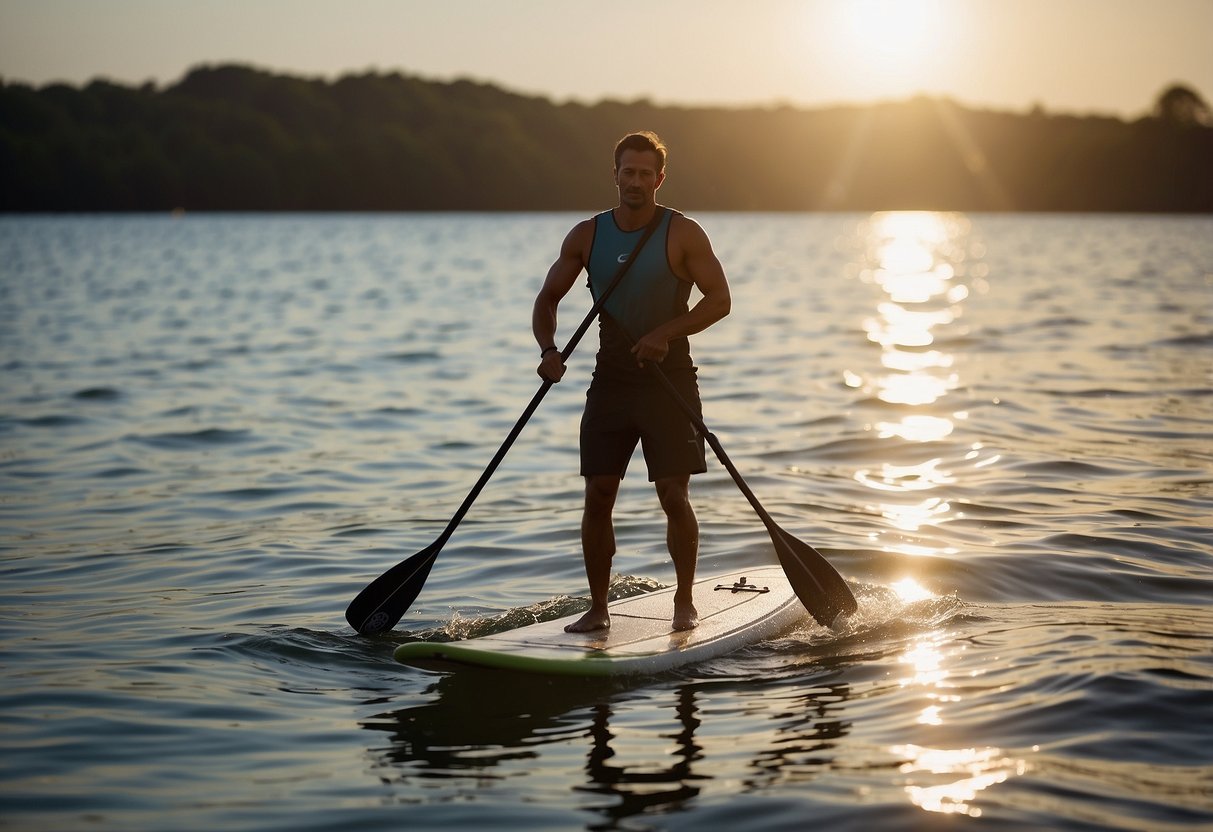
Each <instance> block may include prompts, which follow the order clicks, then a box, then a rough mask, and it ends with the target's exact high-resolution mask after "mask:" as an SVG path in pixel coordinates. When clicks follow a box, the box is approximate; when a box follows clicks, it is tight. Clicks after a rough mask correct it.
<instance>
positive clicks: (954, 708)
mask: <svg viewBox="0 0 1213 832" xmlns="http://www.w3.org/2000/svg"><path fill="white" fill-rule="evenodd" d="M577 219H578V217H576V216H573V215H568V214H535V215H368V216H360V215H333V216H226V215H220V216H185V217H181V218H176V219H174V218H170V217H149V216H121V217H62V218H58V217H54V218H52V217H6V218H2V219H0V368H2V372H3V375H2V378H3V385H2V390H0V558H2V560H0V569H2V572H0V574H2V584H0V595H2V599H3V602H2V607H0V609H2V614H0V666H2V667H3V674H4V675H3V679H4V684H3V687H2V688H0V721H2V725H0V737H2V743H3V751H4V753H3V757H2V758H0V826H4V827H5V828H12V829H56V830H73V829H114V830H164V829H174V830H195V829H196V830H215V829H257V830H321V829H332V830H339V829H340V830H345V829H359V830H375V829H401V828H413V829H434V828H451V829H489V828H492V829H518V830H538V829H627V830H641V829H696V830H702V829H727V828H744V829H747V830H793V829H795V830H800V829H806V828H817V827H824V828H828V829H831V830H836V831H840V830H870V829H926V828H938V827H940V826H941V825H943V826H944V827H945V828H982V829H1010V828H1014V829H1023V828H1051V829H1071V830H1094V829H1101V830H1103V829H1116V830H1151V832H1155V831H1156V830H1176V829H1197V828H1205V829H1207V828H1210V827H1211V826H1213V720H1211V719H1210V715H1211V714H1213V570H1211V567H1213V532H1211V531H1210V525H1211V523H1210V521H1211V520H1213V439H1211V437H1213V219H1211V218H1209V217H1141V216H1017V215H970V216H962V215H956V214H930V213H924V214H914V213H906V214H900V213H897V214H878V215H874V216H868V215H743V214H737V215H724V214H708V215H703V216H701V217H699V220H700V222H701V223H702V224H703V226H704V227H705V228H706V230H707V231H708V233H709V235H710V236H711V237H712V239H713V241H714V243H715V246H716V248H717V251H718V254H719V255H720V257H721V259H722V260H723V262H724V263H725V266H726V269H727V271H728V274H729V276H730V280H731V282H732V285H733V294H734V307H733V313H732V315H731V316H730V317H729V318H727V319H725V320H724V321H723V322H721V323H720V324H718V325H717V326H716V327H714V328H713V329H711V330H709V331H707V332H705V333H702V334H701V335H699V336H696V337H695V339H693V352H694V355H695V357H696V360H697V363H698V365H699V366H700V370H701V386H702V388H703V391H704V406H705V419H706V421H707V423H708V425H709V426H710V427H711V428H712V429H713V430H714V432H715V433H716V434H717V436H718V437H719V438H720V441H721V443H722V445H723V446H724V447H725V448H726V449H727V451H728V453H729V455H730V457H731V458H732V459H733V461H734V462H735V463H736V465H737V467H738V468H739V469H740V471H741V472H742V474H743V476H744V477H745V478H746V481H747V482H748V483H749V485H750V487H751V488H752V489H753V490H754V491H755V493H756V494H757V495H758V497H759V499H760V500H761V501H762V503H763V505H764V506H765V507H766V509H767V510H768V511H769V512H770V513H771V514H772V515H773V516H774V518H775V519H776V521H777V522H778V523H779V524H780V525H781V526H782V527H783V528H785V529H786V530H787V531H789V532H790V533H792V534H794V535H795V536H797V537H799V538H800V539H802V540H804V541H806V542H809V543H812V544H813V545H815V546H816V547H817V548H819V549H820V550H821V551H822V552H823V553H824V554H825V555H826V556H827V557H828V558H829V560H830V561H831V562H832V563H833V564H834V565H835V566H836V567H837V569H838V570H839V571H840V572H841V573H842V574H843V575H844V576H846V578H847V579H848V580H849V581H850V582H851V584H852V587H853V588H854V590H855V593H856V595H857V597H858V598H859V600H860V610H859V612H858V613H857V614H856V615H855V616H854V617H853V618H852V619H851V620H850V621H849V623H848V624H847V625H846V626H845V627H842V628H840V630H839V631H837V632H835V631H830V630H826V629H823V628H821V627H818V626H816V625H814V624H813V623H812V621H811V619H808V618H806V619H805V620H804V622H803V623H802V624H801V625H800V626H799V627H798V628H796V629H795V630H794V631H792V632H789V633H787V634H785V635H783V636H781V637H780V638H777V639H775V640H773V641H770V642H767V643H763V644H760V645H757V646H755V647H753V648H750V649H746V650H743V651H741V652H739V653H737V654H734V655H730V656H728V657H725V658H721V659H719V660H715V661H711V662H708V663H705V664H701V665H696V666H692V667H687V668H685V669H684V670H681V671H679V672H676V673H669V674H665V675H660V676H653V677H641V678H633V679H627V680H623V681H620V682H604V681H586V682H578V681H569V680H551V679H546V678H540V677H524V676H512V675H509V674H484V673H478V672H471V671H469V672H459V673H454V674H435V673H428V672H424V671H421V670H416V669H412V668H408V667H405V666H402V665H398V664H396V663H394V662H393V660H392V656H391V654H392V649H393V648H394V646H395V645H396V644H398V643H400V642H402V641H404V640H408V639H418V638H430V639H452V638H461V637H466V636H469V635H480V634H485V633H489V632H496V631H501V630H505V629H509V628H511V627H515V626H519V625H521V624H523V623H526V622H529V621H534V620H536V619H546V618H551V617H556V616H559V615H565V614H569V613H571V612H574V611H576V610H578V609H581V608H582V607H583V606H584V604H585V593H586V590H585V587H584V577H583V574H582V568H581V562H580V554H579V544H578V523H579V520H580V493H581V482H580V480H579V478H578V476H577V452H576V433H577V422H578V418H579V415H580V410H581V405H582V402H583V399H584V387H585V384H586V383H587V381H588V375H589V371H590V368H591V366H592V352H593V349H592V343H593V341H594V338H593V337H592V333H591V337H589V338H587V341H586V342H585V343H583V347H582V349H581V350H580V351H579V353H578V354H576V355H575V356H574V357H573V358H572V359H571V361H570V370H569V374H568V376H566V380H565V381H564V382H562V383H561V384H560V385H557V386H556V387H554V388H553V389H552V391H551V393H549V395H548V397H547V399H546V400H545V401H544V403H543V405H542V406H541V407H540V409H539V410H538V411H537V412H536V414H535V415H534V417H533V418H532V419H531V421H530V423H529V424H528V425H527V427H526V429H525V431H524V432H523V434H522V436H521V437H520V439H519V440H518V442H517V443H516V444H515V446H514V448H513V449H512V450H511V452H510V454H509V456H507V457H506V459H505V461H504V463H503V464H502V466H501V468H500V469H499V470H498V471H497V473H496V475H495V476H494V478H493V480H492V481H491V482H490V483H489V485H488V487H487V488H486V489H485V491H484V493H483V494H482V495H481V496H480V498H479V500H478V501H477V503H476V504H475V505H474V506H473V508H472V510H471V511H470V513H469V514H468V516H467V517H466V518H465V520H464V521H463V523H462V524H461V525H460V526H459V528H458V530H457V531H456V533H455V535H454V537H453V538H452V539H451V541H450V542H449V543H448V544H447V545H446V547H445V548H444V550H443V552H442V554H441V556H440V557H439V559H438V561H437V564H436V565H435V567H434V570H433V572H432V573H431V575H430V578H429V580H428V582H427V583H426V585H425V589H424V591H423V592H422V593H421V595H420V597H419V598H418V600H417V602H416V604H415V605H414V606H413V608H412V609H411V610H410V611H409V613H408V614H407V615H406V616H405V618H404V619H403V620H402V621H401V622H400V624H399V625H398V627H397V629H396V630H395V631H394V632H392V633H391V634H390V635H388V636H385V637H381V638H374V639H366V638H362V637H359V636H357V635H356V634H354V633H353V632H352V631H351V630H350V629H349V628H348V626H347V625H346V623H345V621H344V618H343V612H344V609H345V606H346V604H347V603H348V602H349V601H350V599H351V598H353V596H354V595H355V594H357V592H358V591H359V590H360V589H361V588H362V587H363V586H364V585H365V584H366V583H367V582H368V581H370V580H371V579H372V578H373V577H375V576H376V575H378V574H379V573H380V572H382V571H383V570H385V569H386V568H388V567H389V566H391V565H393V564H395V563H396V562H398V561H400V560H402V559H404V558H405V557H407V556H409V555H411V554H413V553H415V552H417V551H419V550H421V549H423V548H424V547H426V546H427V545H429V544H430V543H431V542H433V540H434V539H435V538H436V537H437V535H438V533H439V532H440V531H441V530H442V528H443V527H444V526H445V525H446V523H447V521H448V520H449V519H450V517H451V516H452V514H453V513H454V511H455V509H456V508H457V507H458V505H459V503H460V502H461V501H462V500H463V498H464V496H465V495H466V494H467V492H468V491H469V489H470V488H471V486H472V485H473V483H474V482H475V480H476V478H477V477H478V476H479V474H480V472H481V471H482V470H484V467H485V466H486V465H487V463H488V461H489V459H490V458H491V457H492V455H493V452H494V451H495V450H496V449H497V447H498V445H499V444H500V442H501V440H502V438H503V437H504V436H505V434H506V432H507V431H508V430H509V428H510V426H511V425H512V424H513V423H514V421H515V419H517V417H518V415H519V414H520V413H521V411H522V408H523V407H524V406H525V404H526V403H527V402H528V401H529V400H530V397H531V396H532V395H533V393H534V391H535V390H536V389H537V387H538V379H537V377H536V376H535V374H534V368H535V365H536V363H537V350H536V349H535V345H534V343H533V342H532V340H531V338H530V334H529V321H530V304H531V301H532V299H533V297H534V293H535V291H536V289H537V288H538V285H539V282H540V280H541V278H542V276H543V274H544V272H545V270H546V268H547V264H548V263H549V262H550V260H551V258H552V257H553V256H554V254H555V252H556V250H557V248H558V246H559V243H560V240H561V238H562V237H563V235H564V233H565V232H566V231H567V230H568V228H569V227H571V225H572V223H573V222H575V221H576V220H577ZM588 306H589V303H588V298H587V297H586V293H585V292H584V291H583V290H581V289H578V290H577V293H575V294H574V295H571V296H570V298H569V299H568V301H566V303H565V305H564V307H563V310H562V311H563V315H562V331H563V332H564V333H565V334H567V333H568V332H570V331H571V329H572V327H573V326H574V325H575V324H576V323H577V322H578V321H579V320H580V318H581V317H582V316H583V315H584V311H585V310H586V309H587V308H588ZM642 470H643V466H640V465H637V464H634V465H633V468H632V471H633V474H632V475H631V476H629V478H628V479H627V480H626V481H625V485H624V488H623V491H622V494H621V497H620V503H619V507H618V510H617V526H618V532H619V546H620V553H619V555H618V557H617V560H616V569H617V571H618V573H619V578H618V586H617V587H616V588H617V591H618V592H620V593H625V592H634V591H640V590H644V589H651V588H654V587H656V586H658V585H668V584H669V583H671V582H672V580H673V569H672V567H671V565H670V563H669V560H668V557H667V555H666V553H665V548H664V527H663V523H662V520H661V517H660V511H659V509H658V507H657V503H656V499H655V497H654V495H653V493H652V491H651V486H649V484H648V483H646V482H644V477H643V475H642V473H640V472H642ZM693 496H694V499H695V504H696V508H697V511H698V514H699V517H700V521H701V524H702V536H703V538H702V551H701V560H700V574H701V575H704V576H707V575H710V574H712V573H713V572H723V571H727V570H732V569H735V568H737V567H741V566H748V565H751V564H754V565H757V564H765V563H771V562H773V553H772V552H771V549H770V539H769V537H768V535H767V533H766V532H765V530H764V529H763V526H762V524H761V522H759V520H758V519H757V517H756V516H755V515H754V513H753V511H752V510H751V509H750V507H749V505H748V504H747V503H746V502H745V500H744V498H743V497H742V496H741V494H740V493H739V491H738V490H737V488H736V487H735V485H734V483H733V481H732V480H731V478H730V477H729V476H728V474H727V473H726V472H725V471H724V470H723V468H722V467H721V466H719V465H718V464H716V463H715V462H714V461H713V462H710V463H709V471H708V473H707V474H705V475H703V476H701V477H697V478H696V479H695V481H694V486H693Z"/></svg>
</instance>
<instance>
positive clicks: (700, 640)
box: [395, 566, 807, 676]
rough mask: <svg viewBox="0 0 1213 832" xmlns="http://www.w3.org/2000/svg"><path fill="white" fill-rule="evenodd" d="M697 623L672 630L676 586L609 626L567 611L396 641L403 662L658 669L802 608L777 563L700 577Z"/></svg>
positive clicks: (574, 670)
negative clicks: (492, 629)
mask: <svg viewBox="0 0 1213 832" xmlns="http://www.w3.org/2000/svg"><path fill="white" fill-rule="evenodd" d="M694 598H695V608H696V610H698V612H699V626H698V627H696V628H695V629H693V630H681V631H677V630H672V629H670V619H671V618H672V617H673V614H674V587H670V588H668V589H662V590H658V591H657V592H649V593H646V594H644V595H638V596H635V597H632V598H624V599H622V600H619V601H615V602H613V603H611V604H610V611H611V627H610V629H608V630H596V631H593V632H589V633H566V632H565V631H564V627H565V625H566V624H569V623H571V622H573V621H576V620H577V619H578V618H580V615H579V614H578V615H570V616H568V617H567V618H559V619H556V620H553V621H544V622H542V623H539V624H531V625H529V626H527V627H520V628H518V629H516V630H510V631H508V632H504V633H496V634H494V635H491V636H484V637H483V638H473V639H467V640H464V641H452V642H445V643H436V642H425V641H414V642H408V643H406V644H402V645H400V646H399V647H397V648H396V652H395V657H396V660H397V661H399V662H403V663H404V664H410V665H416V666H419V667H424V668H427V669H433V668H441V669H451V666H452V665H472V666H478V667H489V668H497V669H500V670H518V671H525V672H530V673H549V674H557V675H564V676H614V675H624V674H632V673H658V672H661V671H663V670H669V669H670V668H673V667H678V666H680V665H684V664H690V663H692V662H698V661H703V660H704V659H710V658H714V657H716V656H721V655H724V654H725V653H729V652H731V651H733V650H736V649H738V648H740V647H744V646H746V645H748V644H753V643H755V642H758V641H762V640H763V639H766V638H770V637H772V636H775V635H777V634H778V633H780V632H781V631H783V630H786V629H788V628H789V627H791V626H792V625H793V624H795V623H796V622H797V621H799V620H801V619H802V618H804V617H805V616H806V615H807V613H806V612H805V609H804V607H803V606H802V605H801V603H800V601H799V600H798V599H797V597H796V593H795V592H794V591H793V590H792V587H791V585H790V584H789V583H788V579H787V576H786V575H784V573H783V570H782V569H781V568H779V567H777V566H766V567H761V566H760V567H757V568H753V569H743V570H739V571H737V572H731V573H728V574H725V575H716V576H714V577H711V578H705V579H703V580H700V581H697V582H696V583H695V586H694Z"/></svg>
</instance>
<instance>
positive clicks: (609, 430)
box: [531, 132, 731, 632]
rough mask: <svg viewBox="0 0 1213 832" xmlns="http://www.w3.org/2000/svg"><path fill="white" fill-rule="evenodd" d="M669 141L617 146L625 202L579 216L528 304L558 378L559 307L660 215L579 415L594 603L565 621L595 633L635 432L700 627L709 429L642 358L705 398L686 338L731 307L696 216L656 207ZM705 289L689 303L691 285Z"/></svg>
mask: <svg viewBox="0 0 1213 832" xmlns="http://www.w3.org/2000/svg"><path fill="white" fill-rule="evenodd" d="M665 163H666V148H665V146H664V145H663V144H662V143H661V140H660V139H659V138H658V137H657V136H656V135H655V134H653V133H648V132H644V133H632V134H629V135H627V136H624V137H623V139H621V140H620V141H619V143H618V144H617V145H616V147H615V168H614V179H615V187H616V188H617V189H618V191H619V204H618V205H617V206H615V208H613V209H611V210H609V211H604V212H603V213H601V214H598V215H597V216H595V217H592V218H590V219H587V220H584V221H582V222H580V223H578V224H577V225H576V226H575V227H574V228H573V230H572V231H570V232H569V233H568V236H566V237H565V239H564V242H563V243H562V244H561V247H560V255H559V256H558V257H557V258H556V262H554V263H553V264H552V266H551V268H550V269H549V270H548V273H547V277H546V278H545V280H544V282H543V288H542V289H540V291H539V295H538V297H536V298H535V307H534V312H533V314H532V322H531V323H532V329H533V331H534V334H535V340H536V341H537V342H538V343H539V349H540V351H541V352H540V356H541V363H540V364H539V369H538V372H539V375H540V376H541V377H543V378H546V379H549V380H551V381H553V382H557V381H560V379H561V377H562V376H563V375H564V372H565V367H564V364H563V362H562V361H561V357H560V352H559V350H558V349H557V348H556V309H557V307H558V306H559V304H560V301H561V300H562V299H563V298H564V296H565V295H566V294H568V292H569V289H571V288H572V286H573V283H574V282H575V281H576V280H577V278H578V276H579V275H580V274H581V272H582V270H585V271H587V272H588V273H589V277H590V289H591V291H592V292H593V294H594V296H595V297H599V296H600V295H601V293H602V292H603V291H604V290H605V288H606V286H607V285H608V284H609V283H610V282H611V279H612V278H613V277H614V276H615V272H616V270H617V269H618V268H619V265H620V264H621V263H623V262H624V261H625V260H627V258H628V256H629V255H630V254H631V252H632V250H633V248H635V245H636V242H637V241H638V240H639V238H640V236H641V235H642V233H643V231H644V229H645V227H646V226H647V225H648V223H649V221H650V220H651V219H652V218H653V217H654V214H655V212H657V211H661V212H662V219H661V221H660V225H659V226H658V227H657V230H656V231H655V232H654V233H653V236H652V237H651V238H650V239H649V240H648V242H647V243H646V244H645V246H644V248H643V249H642V250H641V251H640V252H639V254H637V255H636V262H635V263H634V264H633V265H632V266H631V267H630V269H629V271H628V272H627V274H626V275H625V276H624V277H623V280H622V282H620V283H619V285H618V286H617V287H616V289H615V291H614V292H613V293H612V294H611V296H610V298H609V299H608V300H607V303H606V304H605V306H604V312H603V314H602V315H601V316H600V323H599V341H600V345H599V351H598V357H597V362H596V365H595V369H594V378H593V381H592V383H591V384H590V389H589V391H588V393H587V394H586V406H585V412H584V414H583V416H582V421H581V474H582V476H583V477H585V484H586V487H585V512H584V514H583V516H582V523H581V545H582V550H583V554H584V558H585V571H586V577H587V579H588V581H589V585H590V598H591V604H590V609H589V611H588V612H586V613H585V615H584V616H582V617H581V618H580V619H579V620H578V621H576V622H574V623H573V624H570V625H569V626H568V627H566V628H565V629H566V630H568V631H569V632H589V631H592V630H600V629H605V628H607V627H609V626H610V625H611V619H610V614H609V613H608V612H607V590H608V587H609V584H610V578H611V558H612V557H613V556H614V554H615V530H614V526H613V523H612V520H611V513H612V510H613V508H614V506H615V498H616V497H617V495H618V493H619V485H620V482H621V481H622V479H623V475H624V471H625V469H626V468H627V464H628V460H629V458H630V457H631V455H632V451H633V450H634V449H635V448H636V443H637V441H640V442H641V446H642V448H643V450H644V457H645V462H646V464H647V466H648V472H649V480H650V481H651V482H653V483H654V485H655V487H656V489H657V497H658V499H659V501H660V503H661V507H662V509H664V511H665V515H666V545H667V546H668V547H669V551H670V557H671V558H672V559H673V561H674V571H675V574H676V576H677V581H678V586H677V589H676V590H675V594H674V614H673V621H672V625H673V628H674V629H675V630H689V629H692V628H694V627H695V626H697V625H698V623H699V619H698V612H697V611H696V609H695V605H694V602H693V599H692V597H691V585H692V584H693V583H694V580H695V561H696V558H697V557H698V553H699V524H698V521H697V520H696V518H695V512H694V510H693V509H692V507H691V499H690V481H691V474H698V473H702V472H703V471H705V470H706V467H707V466H706V461H705V458H704V447H703V442H704V440H703V437H702V436H700V435H699V433H698V431H696V429H695V427H694V425H693V424H692V423H691V420H690V419H689V418H688V417H687V415H686V414H685V413H684V412H683V411H682V410H681V409H680V408H679V407H678V405H677V404H676V403H675V401H674V399H673V397H672V396H670V394H669V392H668V391H667V390H666V389H665V388H664V387H663V386H661V383H660V381H659V380H658V379H657V378H656V377H655V374H654V373H653V372H652V371H650V370H649V369H647V368H646V366H645V365H646V363H648V362H653V363H656V364H659V365H661V367H662V369H663V370H664V371H665V373H666V374H667V375H668V376H669V378H670V380H671V381H672V382H673V383H674V385H675V386H676V387H677V388H678V390H679V392H680V393H681V395H682V397H683V398H684V399H686V401H687V402H688V403H690V404H691V405H692V407H694V408H695V409H696V411H698V410H699V408H700V399H699V388H698V383H697V379H696V373H695V367H694V365H693V364H692V362H691V354H690V345H689V342H688V340H687V336H689V335H693V334H695V333H696V332H700V331H702V330H704V329H706V328H708V327H709V326H711V325H712V324H714V323H716V322H717V321H719V320H720V319H721V318H723V317H724V316H725V315H727V314H728V313H729V307H730V303H731V301H730V297H729V284H728V281H727V279H726V278H725V275H724V269H723V268H722V267H721V265H720V261H719V260H718V259H717V258H716V254H715V253H714V252H713V251H712V245H711V242H710V241H709V240H708V237H707V235H706V234H705V233H704V231H703V229H702V228H700V227H699V225H698V224H697V223H696V222H695V221H694V220H691V219H689V218H687V217H685V216H683V215H682V214H680V213H678V212H677V211H671V210H669V209H665V208H662V207H660V206H658V205H657V201H656V195H657V189H658V188H660V187H661V183H662V182H664V181H665ZM692 286H694V287H696V288H698V289H699V291H700V293H701V294H702V297H701V298H700V299H699V301H698V302H697V303H696V304H695V305H694V306H693V307H690V308H688V301H689V298H690V292H691V287H692Z"/></svg>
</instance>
